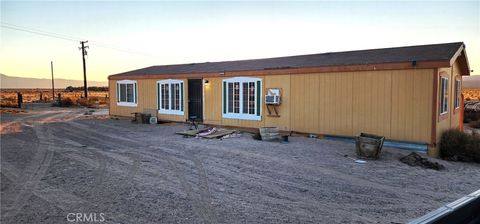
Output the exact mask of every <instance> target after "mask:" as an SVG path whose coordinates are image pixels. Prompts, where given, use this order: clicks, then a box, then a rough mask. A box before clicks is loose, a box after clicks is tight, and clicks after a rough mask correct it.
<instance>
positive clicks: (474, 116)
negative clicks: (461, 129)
mask: <svg viewBox="0 0 480 224" xmlns="http://www.w3.org/2000/svg"><path fill="white" fill-rule="evenodd" d="M478 120H480V112H470V111H465V112H464V113H463V123H470V122H472V121H478Z"/></svg>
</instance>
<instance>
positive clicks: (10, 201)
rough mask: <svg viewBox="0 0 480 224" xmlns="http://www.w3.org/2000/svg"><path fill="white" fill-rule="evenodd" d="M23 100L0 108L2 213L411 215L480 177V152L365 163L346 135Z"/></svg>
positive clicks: (275, 219) (200, 219)
mask: <svg viewBox="0 0 480 224" xmlns="http://www.w3.org/2000/svg"><path fill="white" fill-rule="evenodd" d="M25 111H26V113H2V114H1V120H2V121H1V125H2V127H1V129H2V134H1V220H0V221H1V223H71V222H69V219H68V218H69V214H71V213H75V214H76V213H80V214H95V215H96V216H97V218H98V217H103V218H104V220H105V221H104V222H102V223H404V222H407V221H409V220H411V219H414V218H416V217H418V216H421V215H424V214H425V213H427V212H429V211H432V210H435V209H437V208H438V207H440V206H442V205H444V204H446V203H449V202H452V201H454V200H456V199H458V198H460V197H462V196H464V195H466V194H469V193H471V192H473V191H475V190H478V189H479V188H480V164H467V163H460V162H448V161H442V160H434V161H438V162H440V163H441V164H443V165H445V167H446V170H442V171H435V170H427V169H423V168H419V167H410V166H408V165H405V164H403V163H401V162H399V161H398V159H399V158H400V157H402V156H404V155H406V154H408V153H409V152H407V151H403V150H398V149H390V148H384V151H383V152H382V155H381V159H380V160H378V161H368V162H367V163H366V164H358V163H354V161H353V160H351V159H349V158H345V157H343V155H345V154H346V155H350V156H352V157H354V145H353V144H351V143H346V142H338V141H330V140H322V139H310V138H305V137H291V138H290V142H289V143H287V144H283V143H277V142H262V141H257V140H254V139H252V137H251V136H250V135H249V134H247V133H243V134H242V136H241V137H237V138H229V139H224V140H218V139H214V140H206V139H196V138H184V137H182V136H179V135H175V134H174V132H176V131H179V130H183V129H185V128H186V125H184V124H161V125H141V124H132V123H131V122H130V121H128V120H114V119H109V118H108V116H106V115H105V114H106V113H108V112H106V111H105V110H96V111H95V112H94V113H93V115H88V116H87V115H84V113H85V112H86V111H88V110H87V109H78V108H77V109H70V108H69V109H65V108H51V107H42V106H35V107H32V108H31V109H27V110H25ZM70 218H71V217H70ZM99 219H100V218H99ZM97 223H99V222H97Z"/></svg>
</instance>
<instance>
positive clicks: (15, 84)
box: [0, 73, 108, 89]
mask: <svg viewBox="0 0 480 224" xmlns="http://www.w3.org/2000/svg"><path fill="white" fill-rule="evenodd" d="M87 85H88V86H99V87H100V86H108V82H107V81H104V82H102V81H88V82H87ZM68 86H74V87H80V86H83V80H72V79H61V78H60V79H55V88H56V89H57V88H59V89H63V88H66V87H68ZM37 88H38V89H45V88H52V80H51V79H42V78H28V77H18V76H8V75H5V74H2V73H0V89H37Z"/></svg>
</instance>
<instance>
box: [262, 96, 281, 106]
mask: <svg viewBox="0 0 480 224" xmlns="http://www.w3.org/2000/svg"><path fill="white" fill-rule="evenodd" d="M265 104H280V96H278V95H265Z"/></svg>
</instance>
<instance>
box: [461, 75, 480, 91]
mask: <svg viewBox="0 0 480 224" xmlns="http://www.w3.org/2000/svg"><path fill="white" fill-rule="evenodd" d="M462 79H463V85H462V86H463V88H467V89H480V75H471V76H463V78H462Z"/></svg>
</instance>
